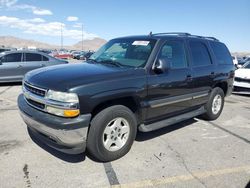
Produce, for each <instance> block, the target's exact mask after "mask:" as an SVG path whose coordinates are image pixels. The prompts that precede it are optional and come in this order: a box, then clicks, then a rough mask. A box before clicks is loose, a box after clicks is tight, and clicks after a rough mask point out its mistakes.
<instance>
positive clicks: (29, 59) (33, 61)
mask: <svg viewBox="0 0 250 188" xmlns="http://www.w3.org/2000/svg"><path fill="white" fill-rule="evenodd" d="M42 60H43V56H42V55H41V54H39V53H34V52H26V53H24V61H23V63H22V66H23V70H22V71H23V74H26V73H27V72H29V71H31V70H34V69H38V68H41V67H44V66H45V65H46V64H45V62H43V61H42Z"/></svg>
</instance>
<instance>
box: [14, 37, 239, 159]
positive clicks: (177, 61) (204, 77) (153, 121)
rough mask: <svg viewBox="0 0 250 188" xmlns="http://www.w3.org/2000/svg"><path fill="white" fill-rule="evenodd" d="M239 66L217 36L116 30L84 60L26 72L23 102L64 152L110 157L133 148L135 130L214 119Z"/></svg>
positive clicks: (33, 121)
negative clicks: (115, 35)
mask: <svg viewBox="0 0 250 188" xmlns="http://www.w3.org/2000/svg"><path fill="white" fill-rule="evenodd" d="M114 54H118V55H117V56H115V57H114V56H113V55H114ZM234 70H235V67H234V65H233V62H232V58H231V55H230V53H229V51H228V49H227V47H226V46H225V45H224V44H223V43H222V42H219V41H218V40H217V39H215V38H212V37H202V36H195V35H191V34H188V33H161V34H150V35H146V36H132V37H123V38H116V39H113V40H111V41H109V42H108V43H106V44H105V45H104V46H103V47H101V48H100V49H99V50H98V51H97V52H96V53H95V54H93V55H92V56H91V58H90V59H89V61H86V63H78V64H70V65H67V66H60V67H59V66H55V67H53V68H50V69H41V70H34V71H32V72H30V73H29V74H27V75H26V76H25V78H24V82H23V88H24V89H23V92H24V93H23V94H21V95H20V96H19V97H18V106H19V109H20V112H21V115H22V117H23V120H24V122H25V123H26V124H27V125H28V128H29V130H30V132H31V133H32V134H33V135H35V136H36V137H37V138H39V139H40V140H41V141H43V142H45V143H47V144H48V145H49V146H51V147H53V148H55V149H57V150H60V151H62V152H66V153H81V152H83V151H85V149H86V148H87V150H88V152H89V153H90V154H91V155H92V156H94V157H95V158H96V159H97V160H99V161H105V162H106V161H111V160H115V159H118V158H120V157H122V156H124V155H125V154H126V153H127V152H128V151H129V150H130V148H131V146H132V144H133V142H134V139H135V137H136V133H137V130H140V131H142V132H148V131H153V130H156V129H160V128H163V127H166V126H169V125H172V124H174V123H177V122H181V121H183V120H186V119H189V118H193V117H195V116H199V115H202V116H203V118H204V119H206V120H215V119H217V118H218V117H219V116H220V114H221V112H222V110H223V105H224V97H225V96H227V95H230V94H231V92H232V87H233V79H234ZM31 96H32V98H31Z"/></svg>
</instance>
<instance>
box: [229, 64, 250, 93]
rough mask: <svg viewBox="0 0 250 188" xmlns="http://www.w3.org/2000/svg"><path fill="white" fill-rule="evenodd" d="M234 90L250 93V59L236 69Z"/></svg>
mask: <svg viewBox="0 0 250 188" xmlns="http://www.w3.org/2000/svg"><path fill="white" fill-rule="evenodd" d="M233 85H234V92H237V93H240V94H250V61H248V62H246V63H245V64H244V65H243V66H242V68H239V69H237V70H236V71H235V78H234V84H233Z"/></svg>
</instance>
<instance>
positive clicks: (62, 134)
mask: <svg viewBox="0 0 250 188" xmlns="http://www.w3.org/2000/svg"><path fill="white" fill-rule="evenodd" d="M18 107H19V110H20V114H21V116H22V118H23V120H24V122H25V123H26V124H27V126H28V128H29V129H30V130H31V131H32V132H33V133H35V136H37V137H38V138H39V139H40V140H41V141H43V142H45V143H46V144H47V145H49V146H50V147H52V148H54V149H57V150H59V151H62V152H64V153H70V154H77V153H82V152H84V151H85V149H86V140H87V133H88V127H89V123H90V119H91V114H84V115H80V116H78V117H76V118H63V117H57V116H54V115H51V114H47V113H45V112H41V111H39V110H37V109H34V108H33V107H31V106H29V105H28V104H27V102H26V101H25V99H24V96H23V94H21V95H19V97H18Z"/></svg>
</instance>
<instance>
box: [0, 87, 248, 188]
mask: <svg viewBox="0 0 250 188" xmlns="http://www.w3.org/2000/svg"><path fill="white" fill-rule="evenodd" d="M20 92H21V86H20V85H18V84H17V85H11V86H10V85H1V86H0V127H1V129H0V169H1V170H0V187H4V188H5V187H109V186H111V185H113V186H114V187H119V186H122V187H151V186H152V187H211V188H212V187H223V188H224V187H227V188H229V187H232V188H235V187H246V185H247V183H248V182H249V180H250V116H249V115H250V97H249V96H237V95H232V96H230V97H228V98H227V99H226V104H225V108H224V111H223V114H222V115H221V117H220V118H219V119H218V120H216V121H213V122H206V121H203V120H199V119H196V118H195V119H192V120H189V121H186V122H184V123H180V124H176V125H174V126H172V127H169V128H165V129H161V130H159V131H155V132H151V133H139V134H138V136H137V138H136V141H135V143H134V145H133V147H132V149H131V151H130V152H129V153H128V154H127V155H126V156H125V157H123V158H122V159H119V160H117V161H114V162H111V163H105V164H103V163H98V162H95V161H93V160H92V159H90V158H89V156H88V154H87V155H86V156H85V155H84V154H81V155H74V156H72V155H65V154H62V153H60V152H57V151H55V150H53V149H51V148H49V147H47V146H45V145H43V144H42V143H40V142H39V141H37V140H35V138H31V137H30V135H29V134H28V132H27V128H26V125H25V124H24V122H23V121H22V119H21V117H20V115H19V112H18V108H17V104H16V100H17V96H18V94H19V93H20Z"/></svg>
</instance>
